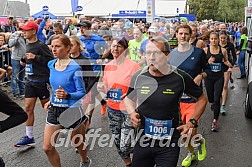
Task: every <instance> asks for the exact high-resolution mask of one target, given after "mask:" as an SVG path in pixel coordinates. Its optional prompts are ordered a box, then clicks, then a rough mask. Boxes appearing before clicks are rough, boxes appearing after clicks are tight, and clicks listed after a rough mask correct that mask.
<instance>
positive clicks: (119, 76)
mask: <svg viewBox="0 0 252 167" xmlns="http://www.w3.org/2000/svg"><path fill="white" fill-rule="evenodd" d="M111 53H112V55H113V57H114V59H113V60H112V61H111V62H109V63H108V64H107V65H106V66H105V69H104V76H103V78H102V80H103V83H100V84H98V86H97V89H98V91H101V92H103V93H105V94H107V98H108V102H107V106H108V109H107V111H108V117H109V126H110V129H111V132H112V134H113V135H114V136H115V145H116V148H117V151H118V153H119V155H120V156H121V158H122V159H123V161H124V162H125V164H126V166H131V159H130V153H131V152H132V151H133V146H132V145H131V139H130V138H129V137H128V136H129V135H130V134H131V133H134V128H133V127H132V125H131V123H130V118H129V115H128V114H127V111H126V109H125V106H124V103H123V102H122V101H123V98H124V97H125V95H126V93H127V91H128V87H129V85H130V79H131V77H132V76H133V74H134V73H135V72H136V71H138V70H140V69H141V67H140V66H139V65H138V64H137V63H136V62H134V61H132V60H130V59H129V58H127V57H128V54H129V52H128V41H127V40H126V39H125V38H124V37H122V38H119V37H116V38H113V39H112V44H111Z"/></svg>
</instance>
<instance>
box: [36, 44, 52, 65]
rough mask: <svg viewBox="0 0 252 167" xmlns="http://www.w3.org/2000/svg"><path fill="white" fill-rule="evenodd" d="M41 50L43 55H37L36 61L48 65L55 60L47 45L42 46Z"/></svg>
mask: <svg viewBox="0 0 252 167" xmlns="http://www.w3.org/2000/svg"><path fill="white" fill-rule="evenodd" d="M40 49H41V50H40V53H41V55H36V56H35V59H34V60H35V61H37V62H39V63H42V64H45V65H46V64H47V63H48V62H49V61H50V60H52V59H54V57H53V55H52V52H51V51H50V50H49V48H48V46H47V45H45V44H43V45H41V48H40Z"/></svg>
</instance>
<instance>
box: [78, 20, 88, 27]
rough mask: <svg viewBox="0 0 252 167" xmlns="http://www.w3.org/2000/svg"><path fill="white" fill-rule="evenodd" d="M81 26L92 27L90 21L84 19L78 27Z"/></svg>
mask: <svg viewBox="0 0 252 167" xmlns="http://www.w3.org/2000/svg"><path fill="white" fill-rule="evenodd" d="M81 26H83V27H88V28H90V27H91V23H90V22H89V21H82V22H79V23H78V24H77V27H81Z"/></svg>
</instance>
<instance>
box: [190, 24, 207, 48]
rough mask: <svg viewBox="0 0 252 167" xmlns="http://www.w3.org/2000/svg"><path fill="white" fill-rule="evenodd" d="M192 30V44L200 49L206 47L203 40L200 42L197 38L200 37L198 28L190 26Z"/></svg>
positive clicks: (193, 25)
mask: <svg viewBox="0 0 252 167" xmlns="http://www.w3.org/2000/svg"><path fill="white" fill-rule="evenodd" d="M189 26H190V27H191V29H192V35H191V38H190V44H192V45H193V46H196V47H198V48H202V49H203V48H204V47H206V44H205V42H204V41H203V40H200V39H198V38H197V37H196V36H197V35H198V29H197V26H196V24H194V23H193V24H190V25H189Z"/></svg>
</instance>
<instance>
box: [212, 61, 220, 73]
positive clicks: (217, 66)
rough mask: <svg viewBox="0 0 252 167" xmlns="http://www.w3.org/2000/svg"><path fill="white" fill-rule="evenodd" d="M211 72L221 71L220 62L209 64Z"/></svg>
mask: <svg viewBox="0 0 252 167" xmlns="http://www.w3.org/2000/svg"><path fill="white" fill-rule="evenodd" d="M210 67H211V71H212V72H220V71H221V63H211V64H210Z"/></svg>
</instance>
